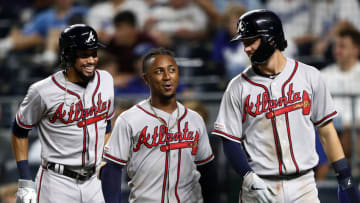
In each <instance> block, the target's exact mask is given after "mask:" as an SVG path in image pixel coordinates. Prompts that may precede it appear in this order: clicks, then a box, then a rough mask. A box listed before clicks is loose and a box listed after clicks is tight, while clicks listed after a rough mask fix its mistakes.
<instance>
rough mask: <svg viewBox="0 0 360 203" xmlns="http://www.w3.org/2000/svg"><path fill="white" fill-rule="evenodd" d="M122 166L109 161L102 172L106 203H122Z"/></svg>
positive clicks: (102, 185)
mask: <svg viewBox="0 0 360 203" xmlns="http://www.w3.org/2000/svg"><path fill="white" fill-rule="evenodd" d="M121 174H122V166H121V165H118V164H115V163H113V162H111V161H108V162H107V163H106V164H105V165H104V166H103V167H102V168H101V170H100V175H99V176H100V179H101V187H102V191H103V195H104V198H105V202H107V203H120V202H121Z"/></svg>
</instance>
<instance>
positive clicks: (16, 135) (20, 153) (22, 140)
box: [11, 120, 31, 180]
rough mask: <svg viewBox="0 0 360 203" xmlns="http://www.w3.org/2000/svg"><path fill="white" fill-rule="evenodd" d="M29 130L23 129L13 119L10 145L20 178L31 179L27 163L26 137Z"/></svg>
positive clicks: (27, 143) (27, 146)
mask: <svg viewBox="0 0 360 203" xmlns="http://www.w3.org/2000/svg"><path fill="white" fill-rule="evenodd" d="M28 132H29V130H26V129H23V128H21V127H20V126H18V125H17V123H16V121H15V120H14V122H13V125H12V132H11V145H12V149H13V152H14V155H15V160H16V164H17V168H18V171H19V176H20V179H26V180H31V173H30V167H29V164H28V148H29V139H28V137H27V136H28Z"/></svg>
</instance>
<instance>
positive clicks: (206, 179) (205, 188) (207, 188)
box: [197, 160, 220, 203]
mask: <svg viewBox="0 0 360 203" xmlns="http://www.w3.org/2000/svg"><path fill="white" fill-rule="evenodd" d="M197 168H198V171H199V172H200V174H201V177H200V180H199V182H200V185H201V192H202V195H203V198H204V202H206V203H216V202H220V199H219V194H218V192H217V191H218V190H217V185H218V179H217V171H216V167H215V161H214V160H213V161H210V162H209V163H207V164H204V165H201V166H198V167H197Z"/></svg>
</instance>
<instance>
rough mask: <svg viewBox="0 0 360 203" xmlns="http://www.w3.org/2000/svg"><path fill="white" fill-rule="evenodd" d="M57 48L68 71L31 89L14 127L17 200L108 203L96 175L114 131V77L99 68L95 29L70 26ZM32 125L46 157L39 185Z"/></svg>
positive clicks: (65, 70)
mask: <svg viewBox="0 0 360 203" xmlns="http://www.w3.org/2000/svg"><path fill="white" fill-rule="evenodd" d="M59 47H60V55H61V66H62V67H64V70H61V71H59V72H56V73H55V74H53V75H51V76H49V77H48V78H46V79H44V80H41V81H39V82H36V83H34V84H33V85H31V86H30V88H29V90H28V92H27V95H26V97H25V99H24V100H23V102H22V103H21V105H20V107H19V110H18V112H17V114H16V118H15V121H14V125H13V128H12V145H13V151H14V153H15V157H16V161H17V167H18V170H19V174H20V179H19V189H18V192H17V202H30V201H31V202H55V203H56V202H58V203H64V202H87V203H99V202H104V198H103V195H102V192H101V182H100V181H99V180H98V179H97V178H96V175H95V174H96V171H97V167H98V166H99V163H100V160H101V158H102V151H103V146H104V139H105V134H106V133H108V134H110V130H111V123H110V119H111V118H112V116H113V112H114V109H113V104H114V93H113V92H114V89H113V79H112V77H111V75H110V74H109V73H107V72H105V71H101V70H96V65H97V62H98V56H97V49H98V48H99V47H100V43H99V42H98V38H97V34H96V32H95V30H94V29H93V28H91V27H89V26H87V25H84V24H76V25H72V26H69V27H67V28H66V29H65V30H64V31H62V33H61V34H60V38H59ZM34 126H36V127H37V129H38V134H39V138H40V141H41V159H42V163H41V166H40V169H39V171H38V173H37V176H36V181H35V182H36V184H35V185H34V183H33V182H32V180H31V179H32V177H31V174H30V170H29V166H28V161H27V159H28V138H27V134H28V131H29V130H30V129H31V128H32V127H34ZM36 194H37V195H36Z"/></svg>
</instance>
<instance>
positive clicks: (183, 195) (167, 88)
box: [100, 48, 218, 203]
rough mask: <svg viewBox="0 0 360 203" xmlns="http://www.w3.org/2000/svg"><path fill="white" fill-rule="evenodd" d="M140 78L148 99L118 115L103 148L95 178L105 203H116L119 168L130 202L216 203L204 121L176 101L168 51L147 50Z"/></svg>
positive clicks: (175, 82)
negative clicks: (147, 89) (125, 178)
mask: <svg viewBox="0 0 360 203" xmlns="http://www.w3.org/2000/svg"><path fill="white" fill-rule="evenodd" d="M143 74H144V75H143V78H144V80H145V82H146V84H147V85H148V86H149V87H150V91H151V96H150V98H149V99H146V100H143V101H141V102H139V103H138V104H136V105H134V106H133V107H132V108H130V109H129V110H127V111H125V112H123V113H122V114H120V116H119V117H118V118H117V120H116V122H115V125H114V129H113V132H112V134H111V136H110V139H109V141H108V143H107V144H106V146H105V149H104V158H105V160H107V163H106V165H105V166H104V167H103V168H102V169H101V173H100V177H101V180H102V186H103V193H104V197H105V200H106V202H110V203H112V202H119V198H120V194H121V181H120V179H121V168H122V167H123V166H127V174H128V176H129V177H130V181H129V183H128V185H129V187H130V190H131V191H130V196H129V202H130V203H134V202H139V203H180V202H183V203H195V202H196V203H200V202H203V197H204V201H205V202H218V200H217V199H216V198H217V197H216V170H215V168H214V166H213V162H214V161H212V160H213V159H214V155H213V153H212V150H211V147H210V144H209V139H208V134H207V132H206V127H205V123H204V121H203V119H202V117H201V116H200V115H199V114H198V113H196V112H195V111H192V110H190V109H187V108H185V107H184V106H183V105H182V104H181V103H179V102H177V101H176V88H177V86H178V82H179V80H178V67H177V65H176V62H175V60H174V58H173V55H172V53H171V52H170V51H168V50H166V49H163V48H159V49H152V50H150V51H149V52H148V53H147V54H146V55H145V56H144V59H143ZM197 169H198V170H197ZM200 174H201V179H200ZM199 179H200V184H201V186H200V184H199ZM202 194H203V197H202Z"/></svg>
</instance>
